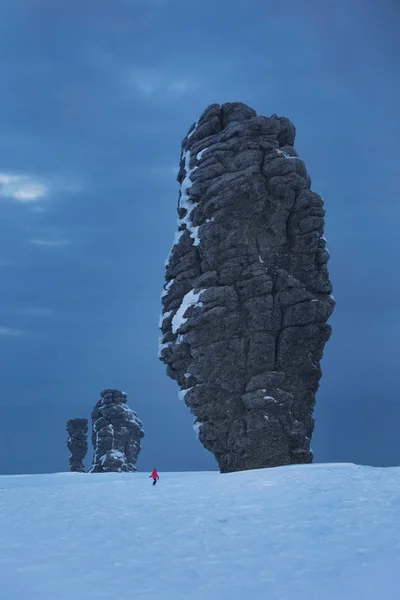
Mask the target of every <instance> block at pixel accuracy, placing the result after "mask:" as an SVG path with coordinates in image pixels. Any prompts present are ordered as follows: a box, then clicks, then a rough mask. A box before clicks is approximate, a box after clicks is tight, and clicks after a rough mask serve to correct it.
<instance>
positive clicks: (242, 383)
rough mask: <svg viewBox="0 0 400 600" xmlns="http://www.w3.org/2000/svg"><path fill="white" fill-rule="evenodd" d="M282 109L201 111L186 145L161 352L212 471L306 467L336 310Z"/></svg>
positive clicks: (317, 210) (312, 201) (317, 226)
mask: <svg viewBox="0 0 400 600" xmlns="http://www.w3.org/2000/svg"><path fill="white" fill-rule="evenodd" d="M295 133H296V132H295V128H294V126H293V125H292V123H291V122H290V121H289V120H288V119H286V118H285V117H278V116H277V115H272V116H271V117H263V116H258V115H257V114H256V113H255V111H254V110H253V109H251V108H249V107H248V106H246V105H244V104H241V103H229V104H223V105H222V106H220V105H218V104H213V105H211V106H209V107H208V108H207V109H206V110H205V111H204V113H203V114H202V116H201V117H200V119H199V120H198V121H197V123H196V124H195V125H193V126H192V127H191V128H190V130H189V134H188V135H187V136H186V138H185V139H184V140H183V143H182V154H181V161H180V170H179V174H178V182H179V183H180V186H181V189H180V195H179V203H178V234H177V236H176V240H175V244H174V246H173V248H172V250H171V254H170V257H169V260H168V262H167V265H166V284H165V286H164V292H163V297H162V303H163V314H162V318H161V331H162V334H163V338H162V344H161V347H160V358H161V360H162V361H163V362H164V363H165V364H166V365H167V373H168V375H169V376H170V377H172V378H173V379H176V380H177V382H178V384H179V386H180V387H181V389H182V390H183V391H184V393H183V397H184V400H185V403H186V404H187V406H188V407H190V410H191V412H192V413H193V415H194V417H195V423H196V425H195V429H196V431H197V432H198V435H199V439H200V441H201V442H202V443H203V445H204V446H205V447H206V448H208V449H209V450H210V451H211V452H213V453H214V455H215V457H216V459H217V461H218V463H219V466H220V468H221V471H235V470H241V469H251V468H258V467H268V466H276V465H284V464H290V463H306V462H311V461H312V452H311V449H310V440H311V435H312V431H313V426H314V424H313V416H312V415H313V409H314V403H315V393H316V391H317V389H318V385H319V380H320V377H321V369H320V364H319V363H320V360H321V358H322V353H323V349H324V345H325V343H326V342H327V340H328V339H329V336H330V333H331V328H330V326H329V325H328V324H327V320H328V319H329V317H330V315H331V313H332V311H333V308H334V300H333V297H332V296H331V292H332V286H331V283H330V281H329V276H328V270H327V262H328V260H329V253H328V251H327V250H326V242H325V238H324V236H323V228H324V215H325V211H324V209H323V201H322V199H321V197H320V196H319V195H318V194H317V193H315V192H313V191H311V190H310V186H311V180H310V177H309V176H308V174H307V171H306V167H305V164H304V162H303V161H302V160H300V159H299V158H298V156H297V153H296V151H295V149H294V148H293V144H294V139H295Z"/></svg>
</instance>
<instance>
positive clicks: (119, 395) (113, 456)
mask: <svg viewBox="0 0 400 600" xmlns="http://www.w3.org/2000/svg"><path fill="white" fill-rule="evenodd" d="M100 396H101V399H100V400H99V401H98V402H97V404H96V406H95V408H94V410H93V412H92V444H93V447H94V456H93V466H92V468H91V472H92V473H102V472H109V471H112V472H121V471H136V466H135V465H136V461H137V458H138V455H139V452H140V450H141V447H140V440H141V438H142V437H143V436H144V431H143V428H142V423H141V421H140V420H139V419H138V417H137V415H136V413H135V411H133V410H132V409H131V408H129V406H128V405H127V404H126V403H127V395H126V394H125V393H124V392H121V391H119V390H105V391H104V392H102V393H101V394H100Z"/></svg>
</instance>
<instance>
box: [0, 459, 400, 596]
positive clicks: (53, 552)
mask: <svg viewBox="0 0 400 600" xmlns="http://www.w3.org/2000/svg"><path fill="white" fill-rule="evenodd" d="M399 573H400V468H392V469H376V468H371V467H358V466H355V465H350V464H345V465H313V466H293V467H283V468H278V469H268V470H260V471H250V472H244V473H235V474H230V475H219V474H218V473H167V474H163V473H161V474H160V482H159V485H157V487H155V488H154V487H153V486H152V485H151V481H150V479H148V475H147V474H140V473H139V474H67V473H63V474H56V475H33V476H31V475H27V476H13V477H9V476H3V477H0V598H1V600H67V599H68V600H71V599H72V598H73V599H74V600H100V599H107V600H133V599H134V600H147V599H152V600H161V599H162V600H180V599H182V600H183V599H185V600H217V599H218V600H224V599H227V600H228V599H229V600H238V599H241V600H243V599H245V600H289V599H290V600H293V599H294V598H295V599H296V600H317V599H318V600H333V599H334V600H377V599H380V600H387V599H389V600H398V599H400V583H399V582H400V574H399Z"/></svg>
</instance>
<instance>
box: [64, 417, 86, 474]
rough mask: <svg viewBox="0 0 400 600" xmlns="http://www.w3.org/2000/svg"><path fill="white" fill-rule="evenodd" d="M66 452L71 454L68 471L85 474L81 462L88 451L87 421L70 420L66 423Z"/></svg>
mask: <svg viewBox="0 0 400 600" xmlns="http://www.w3.org/2000/svg"><path fill="white" fill-rule="evenodd" d="M67 432H68V440H67V446H68V450H69V451H70V452H71V456H70V457H69V470H70V471H74V472H79V473H84V472H85V466H84V464H83V461H84V459H85V456H86V454H87V451H88V442H87V437H88V420H87V419H70V420H69V421H67Z"/></svg>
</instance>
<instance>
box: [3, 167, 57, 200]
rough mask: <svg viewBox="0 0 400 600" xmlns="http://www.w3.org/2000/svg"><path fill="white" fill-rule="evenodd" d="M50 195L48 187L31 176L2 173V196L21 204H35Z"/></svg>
mask: <svg viewBox="0 0 400 600" xmlns="http://www.w3.org/2000/svg"><path fill="white" fill-rule="evenodd" d="M48 193H49V188H48V186H47V185H46V184H45V183H43V182H40V181H38V180H36V179H34V178H33V177H30V176H29V175H12V174H10V173H0V196H5V197H7V198H13V199H14V200H19V201H20V202H35V201H37V200H39V199H40V198H43V197H44V196H47V194H48Z"/></svg>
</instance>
